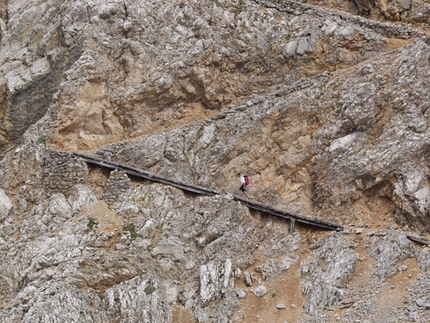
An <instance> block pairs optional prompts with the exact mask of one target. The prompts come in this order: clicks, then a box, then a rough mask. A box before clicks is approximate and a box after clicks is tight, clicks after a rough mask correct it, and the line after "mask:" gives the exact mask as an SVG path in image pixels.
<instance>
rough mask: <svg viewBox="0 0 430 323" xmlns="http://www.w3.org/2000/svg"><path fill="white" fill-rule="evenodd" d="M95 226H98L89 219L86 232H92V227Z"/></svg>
mask: <svg viewBox="0 0 430 323" xmlns="http://www.w3.org/2000/svg"><path fill="white" fill-rule="evenodd" d="M97 224H99V223H98V222H96V221H94V219H91V218H89V219H88V224H87V227H88V230H93V229H94V226H96V225H97Z"/></svg>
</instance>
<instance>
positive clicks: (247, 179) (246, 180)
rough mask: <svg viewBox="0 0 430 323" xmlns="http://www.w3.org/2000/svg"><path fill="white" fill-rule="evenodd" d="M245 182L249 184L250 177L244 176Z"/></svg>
mask: <svg viewBox="0 0 430 323" xmlns="http://www.w3.org/2000/svg"><path fill="white" fill-rule="evenodd" d="M243 178H244V180H245V185H248V184H249V178H248V175H245V176H243Z"/></svg>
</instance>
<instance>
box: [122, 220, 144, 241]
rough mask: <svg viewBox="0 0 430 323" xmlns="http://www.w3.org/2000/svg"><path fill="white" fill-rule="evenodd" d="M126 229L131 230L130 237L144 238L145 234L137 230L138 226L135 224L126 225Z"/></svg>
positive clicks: (133, 238) (132, 238)
mask: <svg viewBox="0 0 430 323" xmlns="http://www.w3.org/2000/svg"><path fill="white" fill-rule="evenodd" d="M124 231H128V232H130V239H131V240H135V239H136V238H143V235H141V234H140V233H137V232H136V228H135V226H134V224H129V225H127V226H125V227H124Z"/></svg>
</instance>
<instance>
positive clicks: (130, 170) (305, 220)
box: [72, 153, 343, 233]
mask: <svg viewBox="0 0 430 323" xmlns="http://www.w3.org/2000/svg"><path fill="white" fill-rule="evenodd" d="M72 154H73V155H75V156H77V157H80V158H82V159H83V160H84V161H85V162H87V163H88V164H92V165H97V166H101V167H105V168H108V169H112V170H114V169H118V170H122V171H124V172H126V173H127V174H129V175H132V176H135V177H138V178H143V179H146V180H149V181H153V182H157V183H162V184H166V185H170V186H173V187H176V188H179V189H181V190H184V191H186V192H191V193H195V194H200V195H206V196H215V195H220V193H219V192H217V191H215V190H211V189H208V188H206V187H202V186H198V185H191V184H187V183H184V182H181V181H178V180H175V179H173V178H169V177H166V176H162V175H158V174H155V173H151V172H149V171H146V170H142V169H139V168H135V167H132V166H128V165H123V164H119V163H114V162H111V161H106V160H102V159H99V158H96V157H93V156H89V155H84V154H80V153H72ZM233 196H234V199H235V200H236V201H238V202H240V203H241V204H243V205H245V206H246V207H248V208H250V209H253V210H257V211H260V212H263V213H267V214H272V215H275V216H278V217H281V218H284V219H288V220H290V233H293V232H294V230H295V223H296V222H297V223H302V224H306V225H310V226H313V227H317V228H320V229H325V230H337V231H341V230H343V227H342V226H340V225H337V224H335V223H331V222H327V221H322V220H319V219H315V218H311V217H308V216H303V215H299V214H295V213H292V212H287V211H284V210H279V209H275V208H273V207H271V206H270V205H266V204H262V203H259V202H257V201H254V200H250V199H245V198H242V197H239V196H236V195H233Z"/></svg>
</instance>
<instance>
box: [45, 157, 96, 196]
mask: <svg viewBox="0 0 430 323" xmlns="http://www.w3.org/2000/svg"><path fill="white" fill-rule="evenodd" d="M42 167H43V185H44V187H45V189H46V190H47V191H50V192H63V193H64V192H68V191H69V190H70V189H71V188H72V187H73V186H75V185H76V184H85V183H86V181H87V177H88V167H87V165H86V163H85V162H84V161H83V160H82V159H80V158H77V157H75V156H74V155H73V154H71V153H67V152H60V151H52V150H47V151H46V153H45V156H44V159H43V165H42Z"/></svg>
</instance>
